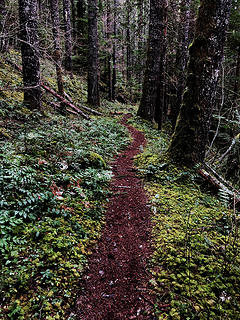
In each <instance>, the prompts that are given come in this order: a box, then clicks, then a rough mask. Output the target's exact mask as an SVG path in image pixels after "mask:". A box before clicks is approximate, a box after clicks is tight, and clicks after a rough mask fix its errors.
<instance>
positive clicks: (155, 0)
mask: <svg viewBox="0 0 240 320" xmlns="http://www.w3.org/2000/svg"><path fill="white" fill-rule="evenodd" d="M167 3H168V1H167V0H151V1H150V24H149V39H148V53H147V63H146V71H145V75H144V82H143V91H142V98H141V102H140V105H139V109H138V112H137V114H138V116H140V117H141V118H143V119H145V120H149V121H153V119H154V115H155V110H156V105H157V101H158V99H157V97H158V89H159V86H160V69H161V63H162V57H163V55H162V52H163V50H164V47H163V43H164V30H165V24H166V21H165V20H164V12H165V9H166V7H167ZM158 112H161V111H160V110H158Z"/></svg>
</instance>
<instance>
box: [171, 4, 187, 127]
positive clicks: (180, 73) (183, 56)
mask: <svg viewBox="0 0 240 320" xmlns="http://www.w3.org/2000/svg"><path fill="white" fill-rule="evenodd" d="M190 6H191V0H183V1H182V2H181V15H180V23H179V30H178V49H177V54H176V70H177V84H176V96H175V101H173V104H172V108H171V122H172V128H173V130H174V127H175V125H176V121H177V116H178V113H179V111H180V108H181V104H182V96H183V90H184V86H185V81H186V72H185V69H186V65H187V60H188V43H189V40H188V39H189V37H188V35H189V21H190Z"/></svg>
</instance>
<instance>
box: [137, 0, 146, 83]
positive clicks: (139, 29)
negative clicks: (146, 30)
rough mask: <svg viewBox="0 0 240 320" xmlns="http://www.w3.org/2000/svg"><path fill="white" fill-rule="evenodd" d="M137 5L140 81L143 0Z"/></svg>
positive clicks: (140, 76) (140, 72)
mask: <svg viewBox="0 0 240 320" xmlns="http://www.w3.org/2000/svg"><path fill="white" fill-rule="evenodd" d="M137 7H138V22H137V23H138V26H137V33H138V34H137V36H138V44H137V46H138V47H137V55H138V57H137V58H138V62H137V63H138V70H137V76H138V80H139V82H141V78H142V75H143V72H142V70H143V25H144V23H143V1H142V0H138V1H137Z"/></svg>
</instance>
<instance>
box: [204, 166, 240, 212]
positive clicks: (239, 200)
mask: <svg viewBox="0 0 240 320" xmlns="http://www.w3.org/2000/svg"><path fill="white" fill-rule="evenodd" d="M204 167H205V169H203V168H202V169H199V171H198V172H199V174H200V175H201V177H203V178H204V179H205V180H206V181H207V182H208V183H210V184H211V185H212V186H213V187H215V188H216V189H217V190H223V191H224V192H226V194H228V195H229V196H230V198H231V199H233V200H234V202H235V204H238V206H239V204H240V191H238V190H237V189H235V188H234V187H233V186H232V185H231V184H230V183H229V182H227V181H226V180H225V179H224V178H223V177H221V176H220V175H219V174H218V173H217V172H216V171H215V170H214V169H212V168H211V167H210V166H209V165H208V164H206V163H205V164H204ZM209 172H211V173H209Z"/></svg>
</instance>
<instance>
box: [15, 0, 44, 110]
mask: <svg viewBox="0 0 240 320" xmlns="http://www.w3.org/2000/svg"><path fill="white" fill-rule="evenodd" d="M37 8H38V5H37V0H19V24H20V32H19V36H20V41H21V53H22V74H23V84H24V87H25V90H24V103H25V104H26V105H27V106H28V107H29V108H30V109H40V107H41V95H42V94H41V77H40V61H39V43H38V34H37V24H38V12H37Z"/></svg>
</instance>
